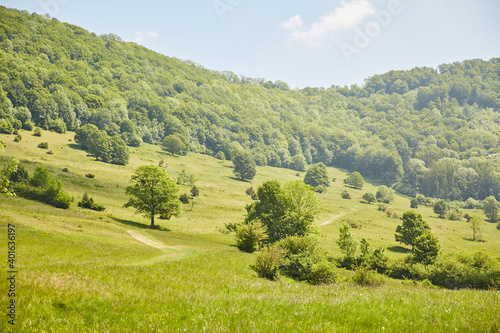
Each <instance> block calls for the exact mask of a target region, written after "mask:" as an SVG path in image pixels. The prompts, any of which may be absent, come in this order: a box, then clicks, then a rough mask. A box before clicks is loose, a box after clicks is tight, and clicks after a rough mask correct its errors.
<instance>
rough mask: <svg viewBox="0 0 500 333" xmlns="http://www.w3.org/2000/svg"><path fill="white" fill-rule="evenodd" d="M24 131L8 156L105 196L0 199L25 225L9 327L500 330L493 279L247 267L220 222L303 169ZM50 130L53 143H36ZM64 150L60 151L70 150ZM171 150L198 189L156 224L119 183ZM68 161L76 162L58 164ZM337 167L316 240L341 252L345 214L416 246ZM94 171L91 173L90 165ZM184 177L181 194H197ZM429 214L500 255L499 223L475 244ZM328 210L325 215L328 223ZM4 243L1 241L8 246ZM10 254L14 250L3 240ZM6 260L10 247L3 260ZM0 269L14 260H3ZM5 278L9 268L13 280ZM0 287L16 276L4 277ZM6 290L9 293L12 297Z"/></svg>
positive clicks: (449, 238) (6, 213)
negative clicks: (269, 276) (106, 153)
mask: <svg viewBox="0 0 500 333" xmlns="http://www.w3.org/2000/svg"><path fill="white" fill-rule="evenodd" d="M22 136H23V139H22V141H21V142H18V143H16V142H14V141H13V140H14V136H13V135H0V138H2V139H3V140H4V141H6V142H7V143H8V144H9V146H8V147H7V149H6V153H5V156H6V157H9V156H15V157H17V158H18V159H20V160H21V161H22V162H23V163H24V164H25V165H26V166H27V168H28V169H29V170H30V172H32V171H33V170H34V168H35V167H36V166H37V165H44V166H46V167H47V168H48V169H49V171H50V172H51V173H52V174H53V175H55V176H56V177H58V178H59V179H61V180H62V181H63V183H64V188H65V190H66V191H67V192H68V193H69V194H70V195H72V196H74V197H75V201H78V200H80V199H81V196H82V195H83V193H84V192H85V191H87V192H88V193H89V195H90V196H92V197H93V198H94V200H95V201H96V202H97V203H99V204H103V205H104V206H105V207H106V210H105V211H104V212H94V211H90V210H85V209H81V208H79V207H77V205H76V202H75V203H73V204H72V206H71V208H70V209H69V210H61V209H56V208H53V207H51V206H47V205H44V204H41V203H39V202H35V201H28V200H25V199H22V198H17V197H14V198H2V199H0V228H1V230H2V233H1V234H2V235H3V236H2V237H4V238H6V233H7V232H6V226H7V224H8V223H13V224H15V225H16V227H17V231H16V236H17V251H16V255H17V260H18V262H17V264H18V266H17V270H18V272H19V273H18V276H17V292H18V294H17V297H16V302H17V315H18V317H17V324H16V326H15V328H14V330H12V327H11V326H10V325H9V324H8V323H7V320H6V319H5V318H4V319H2V320H1V321H0V331H9V330H10V331H17V332H170V331H184V330H186V331H189V332H192V331H210V332H216V331H229V332H255V331H259V332H265V331H269V332H274V331H296V332H304V331H315V332H327V331H332V332H334V331H335V332H366V331H376V332H381V331H388V332H402V331H404V332H427V331H428V332H431V331H432V332H449V331H455V330H457V331H459V332H469V331H470V332H498V331H499V330H500V319H499V317H498V313H499V310H500V297H499V294H498V292H497V291H478V290H445V289H436V288H429V287H425V286H421V285H417V284H414V283H412V282H409V281H398V280H391V279H388V280H387V282H386V283H385V284H384V285H382V286H381V287H371V288H368V287H367V288H363V287H358V286H355V285H354V284H353V283H352V282H351V280H350V278H351V276H352V272H348V271H343V270H342V271H341V274H340V276H341V278H340V281H339V282H338V283H337V284H335V285H332V286H310V285H307V284H304V283H298V282H294V281H290V280H288V279H284V280H281V281H278V282H270V281H267V280H264V279H261V278H258V277H257V275H256V273H254V272H253V271H252V270H251V268H250V267H249V266H250V264H252V263H253V262H254V258H255V255H254V254H245V253H241V252H239V251H238V250H237V249H236V248H235V247H234V243H235V242H234V235H231V234H225V233H222V232H221V230H223V229H224V224H225V223H228V222H240V221H241V220H242V219H243V217H244V215H245V212H246V210H245V205H247V204H249V203H251V202H252V200H251V199H250V197H249V196H247V195H245V190H246V189H247V188H248V187H250V186H253V187H254V189H256V188H257V187H258V185H259V184H261V183H262V182H264V181H266V180H269V179H278V180H280V181H281V182H285V181H289V180H295V179H302V178H303V176H304V173H303V172H302V173H300V176H299V177H297V176H296V171H292V170H286V169H276V168H272V167H258V172H257V176H256V178H255V179H254V180H252V181H251V182H243V181H239V180H236V179H234V177H233V174H232V168H231V166H232V163H231V162H227V161H226V162H221V161H218V160H216V159H214V158H212V157H209V156H206V155H198V154H191V153H190V154H188V156H184V157H171V156H169V155H167V154H165V153H164V152H162V151H161V150H160V149H159V147H158V146H152V145H147V144H145V145H144V146H143V147H141V148H134V149H131V151H132V154H131V159H130V164H128V165H127V166H116V165H110V164H105V163H101V162H97V161H94V160H93V158H92V157H89V156H87V154H86V153H85V152H84V151H82V150H79V149H76V147H75V146H74V142H72V141H69V140H70V139H73V134H72V133H66V134H55V133H51V132H46V131H43V135H42V137H41V138H38V137H34V136H32V135H30V133H29V132H25V131H22ZM42 141H47V142H48V143H49V149H51V150H52V151H53V152H54V155H47V154H46V153H45V152H46V151H45V150H43V149H39V148H37V145H38V143H39V142H42ZM61 148H62V149H61ZM161 159H164V160H165V162H166V164H167V168H166V171H167V173H168V174H169V175H170V176H172V177H176V176H177V174H178V173H180V171H181V170H182V169H186V172H187V173H188V174H191V173H192V174H194V175H195V176H196V177H197V178H198V181H197V183H196V185H197V187H198V188H199V189H200V197H199V198H197V199H196V201H195V205H194V207H193V209H192V210H191V205H184V206H183V213H182V215H181V217H179V218H172V219H171V220H169V221H163V220H159V219H158V220H157V223H158V224H159V225H160V226H161V227H162V230H149V229H147V226H148V223H149V222H148V219H147V218H145V217H143V216H141V215H136V214H134V211H133V209H131V208H124V207H123V204H124V203H125V202H126V198H125V196H124V189H125V187H126V186H127V184H128V179H129V178H130V176H131V174H132V173H133V171H134V170H135V168H137V167H138V166H140V165H143V164H155V165H157V164H158V163H159V161H160V160H161ZM63 168H68V170H69V172H62V169H63ZM328 172H329V177H330V178H333V177H336V178H337V181H336V182H335V183H332V184H331V187H330V188H328V191H327V192H326V193H324V194H320V195H319V198H320V200H321V203H322V205H323V211H322V212H321V213H320V214H319V217H318V219H317V221H316V225H318V227H317V230H318V231H319V233H320V241H321V244H322V245H323V246H324V247H325V248H326V249H328V250H329V251H330V252H332V253H333V254H334V255H339V254H340V251H339V249H338V246H337V245H336V243H335V240H336V239H337V237H338V230H339V226H340V225H341V223H342V221H343V220H346V219H350V220H353V221H355V222H356V223H358V224H359V225H361V227H359V228H356V229H352V232H353V234H354V235H355V236H356V237H357V238H358V239H361V238H362V237H364V238H366V239H367V240H368V241H369V242H370V244H371V245H372V246H384V247H386V248H387V249H388V250H387V251H386V253H387V254H388V255H389V256H390V257H392V258H401V257H403V256H405V255H406V254H405V253H404V252H405V250H406V249H407V247H404V246H402V245H401V244H398V243H396V242H395V240H394V230H395V228H396V226H397V225H398V224H399V223H400V220H399V219H394V218H387V216H386V214H385V213H384V212H381V211H378V210H377V205H376V204H371V205H369V204H366V203H361V201H362V200H361V197H362V195H363V194H364V193H365V192H372V193H375V191H376V188H377V186H378V184H376V183H374V182H370V181H369V180H368V183H367V184H366V185H365V187H364V188H363V189H362V190H355V189H351V188H349V189H348V191H349V192H350V193H351V195H352V199H351V200H344V199H342V198H341V197H340V193H341V192H342V190H344V189H345V186H344V184H343V182H342V179H344V178H346V176H347V174H348V173H347V172H345V171H344V170H338V169H333V168H328ZM85 173H93V174H95V175H96V176H95V178H93V179H89V178H86V177H85ZM189 190H190V187H189V186H181V193H184V192H186V193H189ZM389 208H390V209H391V210H392V211H394V212H396V213H397V214H399V216H401V215H402V214H403V213H404V212H405V211H407V210H409V198H407V197H403V196H399V195H398V196H397V198H396V200H395V202H394V203H391V204H390V205H389ZM417 211H418V212H419V213H420V214H422V215H423V217H424V219H425V220H426V221H427V222H429V224H430V226H431V228H432V231H433V233H434V234H435V235H436V236H437V237H438V238H439V240H440V243H441V246H442V249H443V251H445V252H455V251H477V250H481V251H484V252H486V253H488V254H490V255H491V256H493V257H498V253H500V237H499V236H500V232H499V231H498V230H497V229H496V228H495V225H494V224H490V223H486V224H485V225H484V228H483V229H484V230H483V237H484V239H485V242H472V241H471V238H472V231H471V230H470V228H469V226H468V224H467V223H466V222H464V221H448V220H442V219H439V218H437V216H436V215H435V214H434V213H433V212H432V209H431V208H428V207H421V208H418V210H417ZM325 221H331V222H330V223H328V224H325V225H322V226H319V225H320V224H321V223H323V222H325ZM127 230H135V231H138V232H139V233H141V234H142V235H144V236H146V237H147V238H149V239H151V240H153V241H155V242H157V243H161V244H165V245H166V246H167V247H166V248H163V249H157V248H154V247H151V246H147V245H146V244H144V243H141V242H139V241H138V240H136V239H135V238H133V237H132V236H131V235H130V234H129V233H128V232H127ZM3 246H5V242H4V245H3ZM2 253H4V256H6V250H2ZM5 259H6V258H5ZM0 269H1V270H2V272H6V271H7V267H6V260H2V265H1V267H0ZM4 281H5V280H4ZM2 284H3V285H2V287H1V289H0V290H4V289H5V288H4V287H6V286H7V284H6V282H2ZM7 302H8V298H7V294H6V292H5V291H3V292H1V293H0V304H2V306H4V305H5V304H7Z"/></svg>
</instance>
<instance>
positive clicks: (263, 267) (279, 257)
mask: <svg viewBox="0 0 500 333" xmlns="http://www.w3.org/2000/svg"><path fill="white" fill-rule="evenodd" d="M285 254H286V252H285V250H284V249H283V248H281V247H279V246H272V247H268V248H266V249H264V250H262V251H261V252H260V253H259V255H258V256H257V259H256V261H255V265H251V266H250V268H252V269H253V270H254V271H255V272H256V273H257V274H258V275H259V276H260V277H263V278H266V279H269V280H275V279H276V278H278V276H279V268H280V266H282V265H283V264H285V263H286V259H285Z"/></svg>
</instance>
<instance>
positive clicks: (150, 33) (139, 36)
mask: <svg viewBox="0 0 500 333" xmlns="http://www.w3.org/2000/svg"><path fill="white" fill-rule="evenodd" d="M144 36H146V37H149V38H150V39H151V38H152V39H154V38H158V37H160V35H159V34H158V33H157V32H156V31H146V32H142V31H138V32H136V33H135V39H134V40H133V41H132V42H134V43H136V44H140V43H141V42H142V41H143V40H144Z"/></svg>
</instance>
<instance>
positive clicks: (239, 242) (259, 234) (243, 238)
mask: <svg viewBox="0 0 500 333" xmlns="http://www.w3.org/2000/svg"><path fill="white" fill-rule="evenodd" d="M266 231H267V230H266V227H265V226H264V225H262V223H260V221H253V222H250V223H248V224H242V225H240V226H238V227H237V229H236V246H237V247H238V249H239V250H240V251H243V252H248V253H253V252H254V251H255V250H256V249H257V246H258V244H259V242H260V241H262V240H264V239H266V237H267V236H266Z"/></svg>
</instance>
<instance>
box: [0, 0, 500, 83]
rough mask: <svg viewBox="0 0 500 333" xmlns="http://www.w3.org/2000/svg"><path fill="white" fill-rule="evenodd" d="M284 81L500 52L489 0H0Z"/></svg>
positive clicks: (498, 9)
mask: <svg viewBox="0 0 500 333" xmlns="http://www.w3.org/2000/svg"><path fill="white" fill-rule="evenodd" d="M0 5H2V6H5V7H8V8H16V9H20V10H27V11H29V12H36V13H39V14H49V15H50V16H51V17H55V18H57V19H58V20H59V21H62V22H68V23H71V24H74V25H78V26H81V27H83V28H84V29H86V30H88V31H91V32H94V33H96V34H97V35H101V34H108V33H114V34H116V35H118V36H120V37H121V38H122V39H123V40H125V41H130V42H136V43H138V44H140V45H143V46H145V47H147V48H149V49H151V50H154V51H156V52H158V53H161V54H164V55H166V56H169V57H175V58H179V59H183V60H191V61H194V62H195V63H198V64H200V65H202V66H203V67H205V68H208V69H213V70H219V71H222V70H229V71H232V72H234V73H235V74H238V75H244V76H248V77H253V78H264V79H266V80H271V81H277V80H280V81H284V82H286V83H287V84H288V85H289V86H290V87H291V88H304V87H308V86H309V87H325V88H327V87H330V86H332V85H336V86H344V85H347V86H350V85H352V84H358V85H362V84H363V82H364V80H365V79H367V78H368V77H370V76H373V75H375V74H383V73H386V72H388V71H390V70H408V69H411V68H414V67H422V66H427V67H433V68H437V66H438V65H440V64H443V63H452V62H455V61H463V60H466V59H477V58H479V59H483V60H489V59H491V58H494V57H500V19H499V18H500V1H498V0H474V1H473V0H344V1H338V0H310V1H305V0H300V1H299V0H267V1H264V0H175V1H174V0H164V1H159V0H158V1H152V0H142V1H132V0H120V1H117V0H100V1H95V0H85V1H83V0H0Z"/></svg>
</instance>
